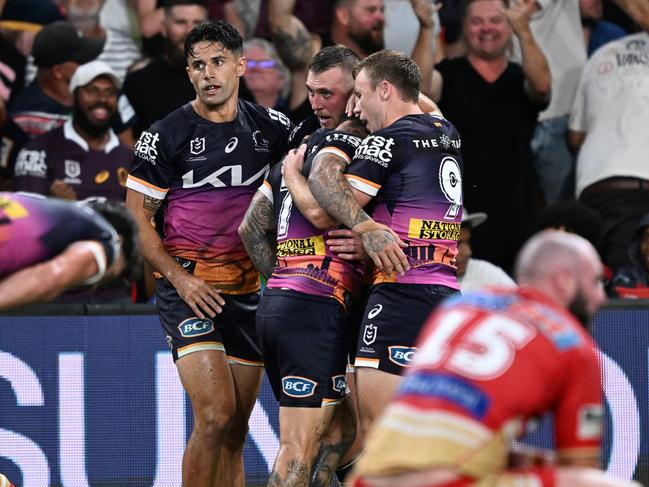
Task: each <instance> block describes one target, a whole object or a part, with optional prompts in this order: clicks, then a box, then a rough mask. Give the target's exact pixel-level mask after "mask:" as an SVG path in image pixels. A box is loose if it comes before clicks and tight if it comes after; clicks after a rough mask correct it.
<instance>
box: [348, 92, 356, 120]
mask: <svg viewBox="0 0 649 487" xmlns="http://www.w3.org/2000/svg"><path fill="white" fill-rule="evenodd" d="M357 102H358V97H357V96H356V94H355V93H353V92H352V94H351V95H349V98H348V99H347V104H346V105H345V115H347V116H348V117H350V118H351V117H355V116H356V114H355V113H354V108H356V103H357Z"/></svg>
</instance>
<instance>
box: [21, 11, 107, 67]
mask: <svg viewBox="0 0 649 487" xmlns="http://www.w3.org/2000/svg"><path fill="white" fill-rule="evenodd" d="M104 41H105V40H104V39H95V38H92V37H82V36H81V35H80V34H79V33H78V32H77V29H75V28H74V26H73V25H72V24H71V23H70V22H64V21H60V22H54V23H52V24H48V25H46V26H44V27H43V28H42V29H41V30H40V32H39V33H38V34H36V37H35V38H34V46H33V47H32V56H34V64H36V66H38V67H41V68H51V67H52V66H55V65H57V64H62V63H65V62H68V61H73V62H76V63H79V64H84V63H87V62H88V61H92V60H93V59H95V58H96V57H97V56H99V54H101V51H102V49H103V48H104Z"/></svg>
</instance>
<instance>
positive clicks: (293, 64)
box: [273, 25, 311, 71]
mask: <svg viewBox="0 0 649 487" xmlns="http://www.w3.org/2000/svg"><path fill="white" fill-rule="evenodd" d="M273 40H274V41H275V47H277V53H278V54H279V57H280V58H281V59H282V61H284V64H286V67H287V68H288V69H289V70H290V71H297V70H298V69H300V68H304V67H306V66H307V65H308V64H309V62H310V61H311V35H310V34H309V31H308V30H306V28H305V27H304V26H303V25H302V26H300V28H298V29H297V32H296V33H295V34H293V35H292V34H291V33H290V32H287V31H285V30H282V29H278V30H277V32H276V34H275V36H273Z"/></svg>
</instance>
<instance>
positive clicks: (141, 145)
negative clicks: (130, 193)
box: [126, 123, 174, 200]
mask: <svg viewBox="0 0 649 487" xmlns="http://www.w3.org/2000/svg"><path fill="white" fill-rule="evenodd" d="M160 128H161V127H160V125H159V124H158V123H155V124H153V125H152V126H151V128H150V129H149V130H145V131H144V132H142V134H141V135H140V138H139V139H138V141H137V142H136V144H135V148H134V150H135V157H134V158H133V162H132V164H131V170H130V172H129V176H128V180H127V181H126V187H127V188H130V189H132V190H134V191H137V192H138V193H142V194H145V195H147V196H151V197H152V198H156V199H158V200H162V199H164V198H165V196H166V195H167V192H168V191H169V187H170V185H171V181H172V178H173V176H174V165H173V160H172V157H171V156H172V155H171V154H170V150H169V149H168V148H167V146H166V144H165V138H166V137H168V135H167V134H163V133H162V132H161V130H160Z"/></svg>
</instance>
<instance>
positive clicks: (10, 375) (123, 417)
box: [0, 308, 649, 487]
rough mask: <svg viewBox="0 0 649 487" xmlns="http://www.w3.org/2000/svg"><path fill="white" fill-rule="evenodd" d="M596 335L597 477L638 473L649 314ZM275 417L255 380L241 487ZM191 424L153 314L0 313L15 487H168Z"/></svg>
mask: <svg viewBox="0 0 649 487" xmlns="http://www.w3.org/2000/svg"><path fill="white" fill-rule="evenodd" d="M595 336H596V338H597V340H598V342H599V343H600V345H601V346H602V349H603V350H604V352H605V358H604V359H603V360H604V365H605V371H606V372H605V386H606V400H607V405H608V410H609V411H610V414H609V415H608V419H607V425H606V440H605V445H604V452H605V458H606V459H610V461H607V464H608V469H609V471H610V472H611V473H613V474H614V475H616V476H618V477H621V478H630V477H631V476H632V475H633V474H634V473H636V476H637V475H638V473H640V476H641V477H642V475H643V472H642V471H643V468H644V467H646V465H647V461H646V459H647V456H649V445H648V444H647V441H648V438H649V421H648V419H649V418H648V416H647V414H648V411H647V404H648V402H647V400H648V397H647V386H648V384H649V381H648V376H649V369H648V363H649V362H648V358H649V357H648V353H649V310H647V309H640V308H611V309H606V310H603V311H602V312H601V313H600V314H599V315H598V317H597V321H596V327H595ZM277 417H278V406H277V404H276V402H275V399H274V397H273V395H272V392H271V390H270V387H269V386H268V384H267V383H264V385H263V387H262V391H261V394H260V397H259V400H258V402H257V404H256V406H255V409H254V411H253V414H252V417H251V421H250V433H249V436H248V441H247V443H246V447H245V451H244V455H245V470H246V478H247V482H248V485H250V486H253V485H265V482H266V480H267V476H268V471H269V469H270V467H272V463H273V461H274V458H275V454H276V452H277V450H278V447H279V444H278V437H277V432H278V423H277ZM191 427H192V418H191V408H190V406H189V404H188V401H187V399H186V397H185V394H184V392H183V390H182V387H181V385H180V382H179V380H178V375H177V373H176V369H175V366H174V364H173V361H172V359H171V353H170V352H169V350H168V348H167V346H166V342H165V340H164V337H163V334H162V332H161V330H160V325H159V322H158V318H157V316H155V315H141V316H134V315H131V316H128V315H118V316H56V317H54V316H45V317H43V316H20V317H11V316H0V472H1V473H3V474H5V475H6V476H7V477H8V478H9V479H12V480H13V482H14V483H15V484H16V485H17V486H23V487H44V486H65V487H88V486H93V487H95V486H113V485H120V486H147V487H149V486H155V487H179V486H180V485H181V477H180V471H181V469H180V465H181V459H182V453H183V450H184V446H185V444H186V441H187V438H188V435H189V433H190V431H191ZM643 466H644V467H643ZM639 467H640V468H639Z"/></svg>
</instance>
